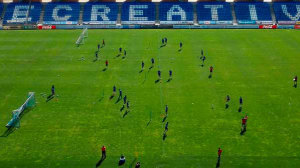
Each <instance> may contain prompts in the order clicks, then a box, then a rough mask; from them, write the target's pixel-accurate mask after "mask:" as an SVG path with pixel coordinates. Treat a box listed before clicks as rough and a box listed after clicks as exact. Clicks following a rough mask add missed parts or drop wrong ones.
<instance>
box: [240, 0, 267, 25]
mask: <svg viewBox="0 0 300 168" xmlns="http://www.w3.org/2000/svg"><path fill="white" fill-rule="evenodd" d="M234 9H235V14H236V19H237V21H238V23H241V24H243V23H247V24H250V23H251V24H256V23H259V24H260V23H272V17H271V11H270V6H269V4H267V3H263V2H251V3H249V2H236V3H234Z"/></svg>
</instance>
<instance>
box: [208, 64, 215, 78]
mask: <svg viewBox="0 0 300 168" xmlns="http://www.w3.org/2000/svg"><path fill="white" fill-rule="evenodd" d="M213 71H214V67H213V66H210V67H209V76H208V77H209V78H211V77H212V73H213Z"/></svg>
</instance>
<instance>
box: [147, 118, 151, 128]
mask: <svg viewBox="0 0 300 168" xmlns="http://www.w3.org/2000/svg"><path fill="white" fill-rule="evenodd" d="M150 123H151V119H150V120H149V121H148V123H147V127H148V126H149V125H150Z"/></svg>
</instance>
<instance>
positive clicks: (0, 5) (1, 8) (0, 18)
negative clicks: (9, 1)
mask: <svg viewBox="0 0 300 168" xmlns="http://www.w3.org/2000/svg"><path fill="white" fill-rule="evenodd" d="M2 12H3V4H2V3H0V20H2Z"/></svg>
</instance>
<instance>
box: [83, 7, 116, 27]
mask: <svg viewBox="0 0 300 168" xmlns="http://www.w3.org/2000/svg"><path fill="white" fill-rule="evenodd" d="M117 18H118V4H117V3H98V2H88V3H86V4H85V6H84V12H83V17H82V19H83V24H116V22H117Z"/></svg>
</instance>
